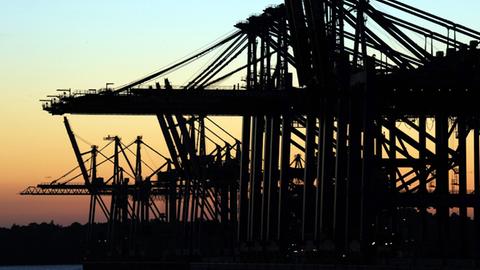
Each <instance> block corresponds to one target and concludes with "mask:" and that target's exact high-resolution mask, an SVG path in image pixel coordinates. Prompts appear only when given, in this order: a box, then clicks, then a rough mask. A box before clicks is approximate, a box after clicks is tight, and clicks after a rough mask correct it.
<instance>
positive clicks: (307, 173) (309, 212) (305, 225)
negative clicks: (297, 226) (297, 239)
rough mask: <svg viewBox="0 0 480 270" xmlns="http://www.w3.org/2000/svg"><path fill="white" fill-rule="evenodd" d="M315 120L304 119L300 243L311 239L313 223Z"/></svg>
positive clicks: (310, 117) (312, 117) (310, 118)
mask: <svg viewBox="0 0 480 270" xmlns="http://www.w3.org/2000/svg"><path fill="white" fill-rule="evenodd" d="M316 122H317V118H316V117H314V116H313V115H307V117H306V130H305V132H306V139H305V169H304V177H303V183H304V184H303V207H302V241H305V240H307V238H308V239H312V238H313V237H312V233H313V227H314V223H315V206H314V202H315V200H314V198H315V196H314V195H315V186H314V180H315V173H316V170H315V137H316V130H315V129H316Z"/></svg>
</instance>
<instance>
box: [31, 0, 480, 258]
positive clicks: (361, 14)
mask: <svg viewBox="0 0 480 270" xmlns="http://www.w3.org/2000/svg"><path fill="white" fill-rule="evenodd" d="M379 6H381V7H383V8H384V9H389V10H391V11H395V14H398V13H400V14H406V15H407V17H408V16H410V17H415V18H416V20H415V22H412V21H411V20H408V19H405V18H403V17H402V16H393V15H390V14H388V13H387V12H383V11H381V10H380V9H378V8H377V7H379ZM427 25H428V26H427ZM236 28H237V30H236V31H235V32H234V33H233V34H231V35H229V36H228V37H226V38H224V39H222V40H221V41H219V42H217V43H215V44H213V45H212V46H210V47H208V48H206V49H204V50H202V51H200V52H199V53H197V54H195V55H193V56H191V57H188V58H186V59H184V60H182V61H179V62H178V63H175V64H173V65H171V66H169V67H167V68H165V69H163V70H161V71H159V72H156V73H153V74H151V75H149V76H147V77H145V78H142V79H140V80H137V81H134V82H132V83H129V84H126V85H124V86H122V87H119V88H116V89H102V90H98V91H89V92H75V93H72V92H70V91H69V92H65V93H64V94H63V95H60V96H58V97H57V98H54V99H52V100H48V101H46V103H45V104H44V110H46V111H48V112H49V113H51V114H53V115H63V114H92V115H95V114H102V115H119V114H126V115H154V116H156V117H157V118H158V122H159V125H160V127H161V129H162V132H163V137H164V139H165V143H166V145H167V147H168V151H169V153H170V157H169V158H168V160H169V164H170V165H171V166H172V168H170V169H169V170H164V171H163V172H162V173H160V172H161V170H162V169H159V170H158V171H157V172H156V173H157V175H158V182H161V181H160V180H161V179H164V183H165V185H164V186H162V188H156V187H155V185H150V186H148V187H147V188H145V189H144V190H145V192H144V193H143V194H145V196H144V197H143V199H141V200H140V202H144V203H143V205H145V207H146V208H145V210H137V211H135V210H133V209H135V207H133V208H132V207H131V208H132V209H129V205H130V204H131V203H133V202H134V201H135V198H136V195H135V190H138V187H139V186H141V185H143V184H142V183H145V181H146V179H145V178H143V177H142V174H141V172H140V173H138V171H137V174H136V175H135V176H136V178H135V180H136V184H130V185H129V184H125V188H124V189H122V188H121V187H122V183H123V182H122V181H123V180H122V177H121V176H120V175H119V172H116V173H114V176H115V178H118V179H117V180H116V181H113V183H112V184H111V185H108V187H107V186H102V187H98V186H97V187H95V184H94V183H93V182H92V179H95V177H94V178H92V176H91V175H89V174H88V173H87V172H86V169H84V170H85V172H83V176H84V184H82V185H81V186H80V187H79V189H75V188H74V187H69V186H63V187H61V188H62V192H64V193H69V192H70V193H76V194H78V193H81V194H90V195H91V196H92V198H96V197H99V196H100V194H101V195H108V196H111V197H112V201H115V198H117V199H118V198H120V199H118V202H117V203H112V206H111V208H110V209H107V207H106V206H105V207H104V208H105V209H104V212H106V214H107V216H108V217H109V219H110V220H111V222H112V224H114V223H118V224H128V223H129V222H130V220H132V219H135V217H136V216H137V215H138V213H140V212H141V213H145V214H144V218H141V219H140V220H141V222H144V223H148V222H150V218H149V217H148V214H146V213H148V212H149V211H151V209H150V210H149V205H150V206H151V204H150V203H149V200H150V198H152V196H161V197H162V198H164V199H165V201H166V202H168V206H166V207H165V213H164V215H163V216H164V217H165V218H164V219H160V220H161V222H163V223H165V224H170V225H175V226H180V224H182V226H183V228H184V230H181V231H176V230H170V231H171V232H172V233H176V235H177V236H178V237H179V239H183V241H182V242H181V243H176V244H172V246H171V247H172V248H177V249H179V248H180V249H182V250H183V251H184V252H183V253H182V255H185V256H197V255H201V256H209V255H212V256H215V255H216V256H219V255H222V256H235V257H238V256H240V257H242V256H245V257H243V258H247V259H248V260H256V261H262V260H273V259H272V258H277V259H278V258H279V257H281V256H282V255H285V254H290V255H289V256H293V255H292V254H297V255H295V256H299V255H298V254H301V256H303V257H304V258H310V259H311V260H314V261H315V260H322V258H326V257H332V254H333V255H334V257H335V256H339V258H344V257H347V258H356V256H357V257H359V256H360V255H359V254H361V256H360V257H363V258H372V257H375V256H376V255H378V254H379V252H380V250H381V249H382V247H379V245H383V244H385V246H387V249H394V248H395V247H393V246H392V245H393V244H392V243H393V242H395V245H397V246H398V247H397V248H398V249H401V246H408V245H407V244H405V243H408V242H410V241H411V242H413V241H415V243H419V244H418V246H417V247H416V248H412V249H414V250H415V253H416V254H420V256H422V254H423V255H425V256H447V254H452V252H453V251H452V250H458V251H456V252H457V253H455V256H467V257H468V256H470V255H473V254H474V252H475V250H477V251H478V248H479V247H478V246H476V247H475V248H473V249H472V248H470V247H469V246H468V245H467V244H466V243H471V244H472V245H473V243H474V242H479V241H478V239H480V234H479V233H476V234H475V237H470V236H469V235H468V233H467V232H468V230H469V229H468V228H470V226H472V225H471V224H470V223H471V222H470V221H469V219H468V217H467V210H468V208H472V209H473V210H474V219H475V220H474V221H475V222H474V224H475V225H474V227H475V229H474V231H478V230H479V228H480V218H479V216H480V197H479V194H480V145H479V135H480V134H479V128H480V126H479V113H480V110H479V109H478V107H477V104H476V100H478V98H479V97H480V94H479V93H480V89H479V87H478V85H479V83H478V82H479V79H480V76H479V75H480V50H479V49H478V48H477V46H478V41H476V40H480V33H479V32H477V31H474V30H472V29H469V28H467V27H464V26H462V25H459V24H456V23H453V22H451V21H448V20H446V19H443V18H440V17H438V16H435V15H432V14H429V13H427V12H425V11H422V10H419V9H416V8H414V7H411V6H408V5H406V4H403V3H401V2H399V1H396V0H375V1H373V0H372V1H367V0H319V1H308V0H286V1H285V4H284V5H280V6H277V7H271V8H267V9H265V10H264V13H262V14H261V15H258V16H252V17H250V18H248V19H247V20H246V21H244V22H241V23H238V24H237V25H236ZM469 40H474V41H472V42H469ZM436 47H441V49H442V50H443V49H445V50H446V53H443V51H440V52H434V48H436ZM214 52H216V53H217V54H216V55H217V57H216V58H215V59H214V60H213V61H211V62H209V64H208V65H206V66H205V68H204V69H202V70H201V71H200V72H199V73H198V74H197V76H196V77H194V79H192V80H191V81H190V82H189V83H188V84H187V85H185V86H182V87H173V86H172V85H171V84H170V82H169V81H168V80H166V81H165V85H164V87H163V89H162V86H161V85H160V83H158V82H157V83H155V84H154V85H149V84H150V83H154V82H155V81H158V80H159V78H161V77H165V76H166V75H168V74H170V73H171V72H174V71H176V70H178V69H180V68H181V67H183V66H186V65H189V64H190V63H192V62H194V61H197V60H198V59H202V58H203V57H204V56H205V55H210V54H212V53H214ZM245 58H246V59H245ZM238 59H242V60H243V62H242V64H238V61H237V60H238ZM235 63H237V64H236V65H235ZM239 73H241V74H245V80H244V82H242V83H241V85H240V84H237V83H235V86H234V88H233V89H227V88H218V87H217V85H218V84H219V83H220V82H223V81H225V80H228V79H229V78H231V77H232V76H235V75H236V74H239ZM215 115H221V116H241V117H242V119H243V120H242V136H241V137H242V138H241V140H240V139H236V138H229V139H230V140H233V143H226V142H225V141H223V142H222V143H223V145H220V143H213V145H214V149H216V152H214V153H210V154H209V153H207V149H208V148H209V146H208V144H209V142H208V139H207V138H206V137H208V136H206V135H205V132H206V130H208V128H209V125H210V126H211V125H213V124H214V123H213V122H212V123H210V122H209V121H208V120H206V119H209V118H208V116H215ZM68 129H69V128H68ZM69 134H72V133H71V131H70V132H69ZM72 136H73V135H71V136H70V138H71V140H72V144H73V145H74V149H77V150H75V151H76V155H77V157H80V158H79V164H83V163H84V161H83V160H82V158H81V156H82V155H81V154H80V151H79V150H78V146H75V139H74V138H73V137H72ZM222 136H223V137H224V138H225V137H228V136H227V135H226V134H222V135H221V136H219V137H222ZM467 146H468V147H467ZM210 148H211V146H210ZM232 149H236V153H235V155H231V154H230V150H232ZM117 153H118V151H117ZM295 153H300V155H297V156H295V155H294V154H295ZM137 157H140V154H137ZM139 160H141V159H140V158H139ZM292 160H294V162H293V163H292ZM469 160H471V163H472V164H473V172H472V173H471V175H472V177H469V176H468V173H467V163H468V161H469ZM139 162H140V161H137V164H139ZM214 165H215V166H214ZM80 167H81V165H80ZM169 173H170V175H169ZM154 175H155V174H154ZM152 177H153V175H152ZM470 178H471V180H468V179H470ZM165 179H166V180H165ZM149 181H150V179H149ZM162 181H163V180H162ZM467 183H471V184H470V186H471V189H472V190H468V188H467V187H468V185H467ZM154 187H155V188H154ZM52 188H53V189H55V187H52V185H43V186H41V185H39V186H38V187H37V188H35V189H34V188H30V189H27V190H26V191H25V192H24V193H25V194H46V193H48V194H57V193H61V192H58V191H57V190H52ZM122 194H123V195H122ZM122 196H123V197H122ZM207 197H208V198H207ZM93 200H94V201H95V199H93ZM204 203H207V204H208V205H209V207H210V208H211V209H210V210H209V211H210V212H211V214H210V215H209V218H205V216H202V215H201V214H199V213H200V209H202V211H203V209H204V208H203V207H204ZM140 204H141V205H142V203H140ZM120 205H122V206H120ZM181 206H182V207H183V210H179V209H180V208H181ZM117 208H121V209H123V210H122V211H124V212H122V213H123V216H121V217H120V216H117V217H115V215H114V214H113V211H117V210H115V209H117ZM451 208H458V210H459V220H460V221H459V224H460V225H458V226H459V227H458V228H460V229H459V230H454V229H452V228H453V227H452V226H451V221H450V219H451V218H450V211H451ZM92 209H95V206H93V208H91V212H92V211H94V210H92ZM431 209H433V210H431ZM118 211H120V210H118ZM432 211H433V212H434V216H432V214H431V212H432ZM120 212H121V211H120ZM160 214H162V213H160ZM91 215H92V213H91ZM93 215H94V213H93ZM407 218H409V219H411V220H414V221H411V222H413V223H414V224H415V225H412V224H413V223H409V224H407V223H406V219H407ZM432 219H433V220H434V224H433V225H432V222H431V220H432ZM91 222H92V223H93V218H91ZM201 224H208V225H205V226H207V227H208V226H213V228H217V227H215V226H217V225H221V226H220V227H218V228H220V229H219V230H217V232H216V233H214V235H215V236H212V238H213V239H217V238H222V239H223V240H222V241H217V242H215V243H217V245H216V246H215V247H214V248H213V249H212V246H210V245H207V244H205V243H204V241H202V239H203V240H205V239H208V237H207V236H206V235H205V234H206V232H205V231H208V229H205V228H206V227H205V226H204V227H202V226H203V225H201ZM212 224H213V225H212ZM119 226H121V225H119ZM165 226H167V225H165ZM411 226H415V227H416V228H415V233H411V232H410V231H411V230H410V229H408V228H409V227H411ZM455 226H456V225H455ZM169 228H170V227H169ZM115 237H117V238H119V237H120V236H118V235H117V236H115V235H113V236H112V238H111V240H110V241H114V239H115ZM132 237H133V236H132ZM453 238H456V239H460V240H459V241H460V242H459V243H458V242H455V241H452V239H453ZM392 239H394V240H392ZM471 239H476V240H475V241H473V240H471ZM217 240H218V239H217ZM212 241H213V240H212ZM215 241H216V240H215ZM405 241H406V242H405ZM389 246H390V247H389ZM410 247H411V246H410ZM213 254H215V255H213ZM252 254H253V255H252ZM262 254H263V255H262ZM265 254H266V255H265ZM272 254H273V255H272ZM254 255H255V256H257V257H255V256H254ZM252 256H253V257H252ZM287 257H288V256H287ZM252 258H255V259H252Z"/></svg>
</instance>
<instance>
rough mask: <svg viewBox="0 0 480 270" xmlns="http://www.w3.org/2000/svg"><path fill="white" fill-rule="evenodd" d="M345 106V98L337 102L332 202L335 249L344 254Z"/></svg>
mask: <svg viewBox="0 0 480 270" xmlns="http://www.w3.org/2000/svg"><path fill="white" fill-rule="evenodd" d="M346 105H347V104H345V98H340V99H339V101H338V114H337V115H338V116H337V145H336V157H335V197H334V201H333V235H334V239H335V248H336V250H337V251H338V252H344V251H345V248H346V243H345V241H346V235H345V231H346V224H345V222H346V215H347V212H346V210H347V209H346V199H347V194H346V192H347V183H348V179H347V170H348V168H347V166H346V163H347V162H346V161H347V147H346V145H347V110H348V108H347V106H346Z"/></svg>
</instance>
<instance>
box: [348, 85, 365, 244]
mask: <svg viewBox="0 0 480 270" xmlns="http://www.w3.org/2000/svg"><path fill="white" fill-rule="evenodd" d="M353 91H356V89H353ZM359 103H360V100H358V97H354V98H353V100H352V102H351V110H350V115H349V118H350V125H349V134H348V176H347V177H348V183H347V184H348V192H347V195H348V211H347V214H348V215H347V232H348V234H347V237H348V239H347V240H348V241H347V243H351V242H352V241H357V242H358V241H360V238H361V237H360V226H359V224H360V223H361V216H360V213H361V208H360V206H361V204H360V202H361V194H362V193H361V190H362V185H361V184H362V183H361V174H362V171H361V162H362V161H361V158H362V153H361V151H362V148H361V139H362V138H361V136H362V131H361V124H362V122H361V121H362V118H361V106H360V104H359Z"/></svg>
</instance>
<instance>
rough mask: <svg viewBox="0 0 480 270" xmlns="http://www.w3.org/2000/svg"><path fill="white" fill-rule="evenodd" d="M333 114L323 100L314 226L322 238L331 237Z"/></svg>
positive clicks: (319, 237)
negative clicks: (318, 180)
mask: <svg viewBox="0 0 480 270" xmlns="http://www.w3.org/2000/svg"><path fill="white" fill-rule="evenodd" d="M333 122H334V120H333V114H332V106H331V104H330V103H329V102H328V100H326V99H325V100H324V101H323V109H322V117H321V126H322V128H321V130H322V134H321V136H322V141H321V142H319V147H321V164H320V166H319V170H320V171H319V173H318V175H319V179H320V183H319V187H320V188H319V189H317V200H318V202H319V203H317V205H316V206H317V207H318V213H319V215H318V222H317V224H316V226H315V228H318V232H317V239H318V240H322V239H321V238H323V237H329V238H330V239H331V237H333V235H332V232H333V193H334V186H333V172H334V171H333V166H334V165H335V163H334V155H333V142H334V139H333V130H334V125H333ZM320 145H321V146H320Z"/></svg>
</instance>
